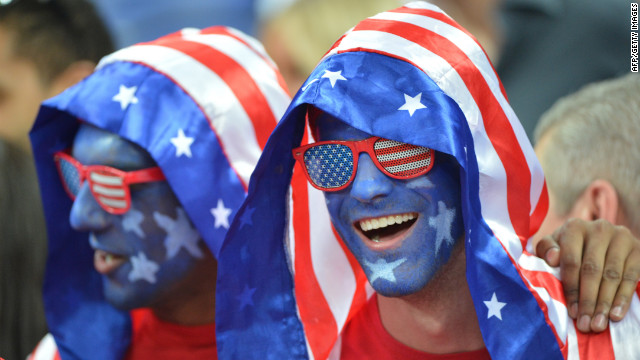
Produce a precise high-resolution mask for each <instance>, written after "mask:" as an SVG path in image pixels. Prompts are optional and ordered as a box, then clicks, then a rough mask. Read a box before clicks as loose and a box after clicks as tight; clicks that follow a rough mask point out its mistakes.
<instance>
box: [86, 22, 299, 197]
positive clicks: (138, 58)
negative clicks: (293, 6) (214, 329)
mask: <svg viewBox="0 0 640 360" xmlns="http://www.w3.org/2000/svg"><path fill="white" fill-rule="evenodd" d="M185 55H186V57H185ZM116 61H128V62H135V63H140V64H144V65H147V66H149V67H151V68H153V69H154V70H155V71H157V72H159V73H163V74H165V75H166V76H167V77H169V78H171V79H172V80H173V81H175V83H176V84H177V85H178V86H180V87H181V88H182V89H183V90H184V91H185V92H186V93H187V94H188V95H189V96H190V97H191V98H192V99H193V100H194V101H195V102H196V103H197V104H198V105H199V106H200V108H201V110H202V112H203V113H204V114H205V115H206V116H207V118H208V119H209V122H210V124H211V127H212V128H213V129H214V130H215V133H216V135H217V136H218V139H219V140H220V143H221V144H222V147H223V149H224V151H225V154H226V155H227V157H228V158H229V161H230V162H231V166H232V167H233V168H234V169H235V171H236V172H237V173H238V175H239V177H240V178H241V179H242V180H243V183H244V185H245V189H246V187H247V185H248V184H249V177H250V176H251V173H252V172H253V169H254V168H255V164H256V163H257V161H258V158H259V157H260V154H261V152H262V149H263V148H264V145H265V144H266V142H267V139H268V138H269V134H271V131H272V130H273V128H274V127H275V124H276V123H277V122H278V121H279V120H280V117H281V116H282V114H283V113H284V111H285V110H286V108H287V106H288V105H289V101H290V100H291V99H290V97H289V94H288V91H287V87H286V84H285V82H284V79H283V78H282V75H280V72H279V71H278V69H277V67H276V65H275V64H274V63H273V60H271V58H270V57H269V56H268V55H267V53H266V52H265V50H264V47H263V46H262V44H260V43H259V42H258V41H256V40H255V39H253V38H251V37H249V36H247V35H245V34H243V33H242V32H240V31H237V30H235V29H232V28H229V27H224V26H215V27H210V28H206V29H203V30H200V29H195V28H187V29H183V30H181V31H179V32H176V33H174V34H171V35H167V36H165V37H162V38H159V39H157V40H154V41H151V42H148V43H141V44H137V45H134V46H131V47H128V48H124V49H122V50H119V51H116V52H115V53H113V54H111V55H108V56H106V57H104V58H103V59H102V60H101V61H100V63H99V64H98V67H97V69H100V68H102V67H104V66H106V65H107V64H110V63H113V62H116ZM264 109H270V110H271V111H264ZM265 116H266V117H271V118H272V122H271V124H270V123H269V122H266V121H264V120H263V119H264V117H265ZM229 119H233V121H230V120H229ZM238 139H243V141H238Z"/></svg>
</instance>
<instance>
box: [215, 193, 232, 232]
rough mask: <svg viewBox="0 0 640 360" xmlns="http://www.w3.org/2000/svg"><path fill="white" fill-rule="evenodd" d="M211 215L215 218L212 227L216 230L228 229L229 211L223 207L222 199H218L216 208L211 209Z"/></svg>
mask: <svg viewBox="0 0 640 360" xmlns="http://www.w3.org/2000/svg"><path fill="white" fill-rule="evenodd" d="M211 215H213V217H214V218H216V222H215V224H214V225H213V227H215V228H216V229H217V228H219V227H220V226H222V227H223V228H225V229H228V228H229V215H231V209H229V208H226V207H224V203H223V202H222V199H218V206H216V207H215V208H214V209H211Z"/></svg>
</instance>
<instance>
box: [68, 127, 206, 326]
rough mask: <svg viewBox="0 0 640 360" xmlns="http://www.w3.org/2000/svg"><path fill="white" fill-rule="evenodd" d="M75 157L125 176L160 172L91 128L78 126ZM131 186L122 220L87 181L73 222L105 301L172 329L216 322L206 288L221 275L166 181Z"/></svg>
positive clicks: (136, 150) (118, 140) (123, 143)
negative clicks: (151, 314) (146, 313)
mask: <svg viewBox="0 0 640 360" xmlns="http://www.w3.org/2000/svg"><path fill="white" fill-rule="evenodd" d="M71 155H72V156H73V157H74V158H75V159H76V160H77V161H78V162H80V163H81V164H83V165H106V166H110V167H114V168H116V169H120V170H125V171H132V170H140V169H145V168H151V167H154V166H155V162H154V161H153V159H151V157H150V156H149V154H148V153H147V152H146V151H145V150H143V149H142V148H140V147H139V146H137V145H135V144H133V143H131V142H130V141H127V140H125V139H123V138H122V137H120V136H118V135H116V134H113V133H110V132H108V131H105V130H102V129H99V128H97V127H94V126H91V125H87V124H84V125H81V126H80V128H79V130H78V133H77V135H76V137H75V139H74V142H73V147H72V151H71ZM129 186H130V188H131V189H130V193H131V200H130V203H131V204H130V208H129V209H128V211H127V212H126V213H124V214H122V215H116V214H111V213H109V212H108V211H105V209H103V208H102V207H101V206H100V204H99V203H98V201H97V200H96V197H95V196H94V195H93V194H92V192H91V190H90V184H89V182H88V181H84V183H83V184H81V185H80V188H79V189H78V193H77V196H76V198H75V200H74V202H73V206H72V208H71V214H70V216H69V221H70V223H71V226H72V227H73V228H74V229H75V230H77V231H82V232H89V242H90V244H91V247H92V248H93V249H94V251H95V253H94V266H95V269H96V270H97V271H98V272H99V273H100V274H101V275H102V276H103V290H104V295H105V298H106V299H107V301H109V303H111V304H112V305H114V306H115V307H117V308H119V309H121V310H132V309H135V308H140V307H149V306H151V307H152V308H153V307H158V308H160V309H163V310H164V311H163V310H159V311H156V315H158V316H160V317H161V318H164V319H165V320H167V321H172V322H179V323H185V322H186V323H207V322H212V321H213V319H214V318H215V314H214V310H215V308H214V306H213V298H214V294H215V283H214V282H210V281H206V280H207V279H209V278H210V277H211V276H215V272H216V263H215V259H214V258H213V256H212V255H211V252H210V251H209V250H208V249H207V248H206V245H205V244H204V242H203V241H202V239H201V237H200V234H199V233H198V231H197V230H196V229H195V228H194V226H193V224H192V223H191V220H189V218H188V217H187V216H186V213H185V211H184V209H183V208H182V205H181V204H180V202H179V201H178V199H177V198H176V195H175V194H174V193H173V190H172V189H171V187H170V186H169V184H167V182H166V181H154V182H150V183H141V184H135V185H129ZM202 284H208V285H207V286H203V285H202ZM194 295H195V296H194ZM200 298H202V299H206V298H209V299H210V300H209V301H206V302H203V301H201V300H200ZM194 299H195V301H194ZM167 303H175V304H180V305H179V306H180V307H181V308H184V309H189V312H190V313H192V314H194V315H192V316H193V318H192V319H188V318H177V317H176V315H175V314H173V311H167V310H169V309H170V308H168V307H167V306H166V304H167ZM174 311H175V310H174ZM182 312H183V313H185V312H184V311H182ZM205 314H206V315H205Z"/></svg>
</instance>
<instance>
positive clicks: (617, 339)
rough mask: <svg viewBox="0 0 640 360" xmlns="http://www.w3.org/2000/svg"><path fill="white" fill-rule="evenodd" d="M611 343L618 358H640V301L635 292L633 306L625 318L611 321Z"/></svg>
mask: <svg viewBox="0 0 640 360" xmlns="http://www.w3.org/2000/svg"><path fill="white" fill-rule="evenodd" d="M609 327H610V328H611V343H612V344H613V353H614V354H615V357H616V359H639V358H640V301H639V300H638V294H637V293H634V294H633V298H632V299H631V307H630V308H629V312H627V315H626V316H625V317H624V319H622V320H620V321H618V322H613V321H610V322H609Z"/></svg>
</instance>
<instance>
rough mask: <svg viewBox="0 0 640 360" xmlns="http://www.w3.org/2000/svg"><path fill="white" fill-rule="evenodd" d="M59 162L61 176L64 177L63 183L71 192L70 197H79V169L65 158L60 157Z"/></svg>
mask: <svg viewBox="0 0 640 360" xmlns="http://www.w3.org/2000/svg"><path fill="white" fill-rule="evenodd" d="M56 161H57V162H58V168H59V170H60V174H61V175H62V181H64V186H65V187H66V188H67V191H69V194H70V195H73V197H76V196H77V195H78V191H80V185H82V184H81V183H80V173H79V172H78V169H77V168H76V167H75V166H74V165H73V164H72V163H70V162H69V161H67V160H65V159H64V158H61V157H58V158H56Z"/></svg>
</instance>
